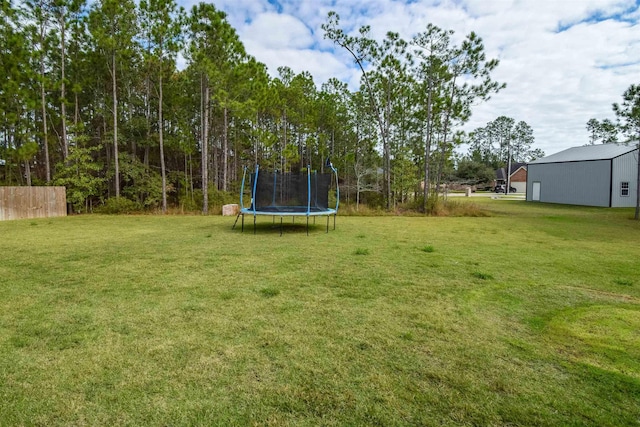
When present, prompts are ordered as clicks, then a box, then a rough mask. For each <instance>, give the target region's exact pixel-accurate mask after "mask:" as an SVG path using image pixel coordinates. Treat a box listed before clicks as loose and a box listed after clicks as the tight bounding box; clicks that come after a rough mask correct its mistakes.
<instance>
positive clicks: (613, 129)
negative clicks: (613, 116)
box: [587, 119, 618, 145]
mask: <svg viewBox="0 0 640 427" xmlns="http://www.w3.org/2000/svg"><path fill="white" fill-rule="evenodd" d="M587 131H588V132H589V144H591V145H593V144H597V143H601V144H616V143H617V142H618V127H617V126H616V124H615V123H614V122H612V121H611V120H609V119H604V120H602V121H598V120H597V119H589V121H588V122H587Z"/></svg>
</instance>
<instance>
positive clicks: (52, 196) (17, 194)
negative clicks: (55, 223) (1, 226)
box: [0, 187, 67, 221]
mask: <svg viewBox="0 0 640 427" xmlns="http://www.w3.org/2000/svg"><path fill="white" fill-rule="evenodd" d="M66 215H67V191H66V189H65V188H64V187H0V221H2V220H9V219H24V218H47V217H52V216H66Z"/></svg>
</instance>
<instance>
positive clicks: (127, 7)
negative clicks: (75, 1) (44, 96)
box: [89, 0, 137, 198]
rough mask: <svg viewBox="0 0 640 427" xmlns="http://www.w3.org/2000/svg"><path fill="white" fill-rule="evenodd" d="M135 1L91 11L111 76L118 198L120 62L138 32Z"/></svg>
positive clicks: (113, 0)
mask: <svg viewBox="0 0 640 427" xmlns="http://www.w3.org/2000/svg"><path fill="white" fill-rule="evenodd" d="M135 16H136V15H135V4H134V3H133V1H131V0H125V1H120V0H101V1H100V2H99V3H97V4H96V5H95V6H94V9H93V10H92V12H91V15H90V21H89V22H90V29H91V32H92V34H93V38H94V43H95V45H96V48H97V49H98V51H99V52H100V53H101V54H102V56H103V57H104V59H105V63H106V65H107V69H108V70H109V74H110V77H111V99H112V115H113V161H114V166H115V174H114V183H115V192H116V198H118V197H120V165H119V157H120V156H119V152H118V130H119V127H118V121H119V115H118V92H119V88H118V73H119V71H120V66H119V65H118V64H120V63H122V62H124V61H126V60H130V59H131V56H132V54H131V52H132V50H133V43H134V42H133V40H134V37H135V36H136V34H137V28H136V18H135Z"/></svg>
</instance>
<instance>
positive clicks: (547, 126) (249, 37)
mask: <svg viewBox="0 0 640 427" xmlns="http://www.w3.org/2000/svg"><path fill="white" fill-rule="evenodd" d="M214 3H215V4H216V7H218V8H219V9H221V10H224V11H226V12H227V14H228V15H229V21H230V23H231V24H232V25H234V27H236V29H237V30H238V33H239V35H240V37H241V39H242V41H243V42H244V43H245V46H246V48H247V51H248V52H249V53H250V54H252V55H254V56H255V57H256V58H257V59H258V60H260V61H262V62H264V63H265V64H266V65H267V66H268V67H269V71H270V73H271V74H272V75H275V74H277V71H276V69H277V67H278V66H281V65H287V66H289V67H291V68H292V69H293V70H294V71H295V72H301V71H309V72H310V73H311V74H312V75H313V76H314V79H315V82H316V84H317V85H318V86H320V85H321V84H322V83H324V82H325V81H326V80H327V79H328V78H330V77H337V78H339V79H341V80H343V81H345V82H348V83H349V85H350V87H351V88H352V89H355V88H357V87H358V85H359V81H360V71H359V70H358V69H357V67H356V66H355V64H354V63H353V59H352V58H351V57H350V56H349V54H348V53H347V52H345V51H343V50H342V49H340V48H337V47H335V46H333V45H332V44H331V42H330V41H327V40H323V35H324V34H323V31H322V29H321V25H322V24H323V23H324V22H325V21H326V16H327V13H328V11H329V10H335V11H336V12H337V13H338V14H339V15H340V17H341V26H342V28H344V29H345V30H346V31H350V32H355V31H357V29H358V28H359V27H360V26H362V25H371V36H372V37H374V38H377V39H379V40H381V39H382V38H383V37H384V35H385V34H386V33H387V32H388V31H394V32H398V33H400V35H401V36H402V37H403V38H405V39H409V38H411V37H412V36H413V35H414V34H416V33H418V32H420V31H423V30H424V28H425V27H426V25H427V24H428V23H433V24H435V25H438V26H439V27H441V28H444V29H452V30H454V31H455V32H456V34H455V37H454V40H456V41H459V40H461V39H462V37H464V36H465V35H466V34H468V33H469V32H470V31H474V32H476V33H477V34H478V35H479V36H480V37H482V39H483V40H484V44H485V49H486V52H487V56H488V57H489V58H498V59H499V60H500V65H499V66H498V68H497V69H496V70H495V71H494V73H493V77H494V78H495V79H496V80H498V81H500V82H506V83H507V88H506V89H505V90H503V91H502V92H500V93H499V94H497V95H494V96H493V98H492V99H491V100H490V101H489V102H486V103H483V104H480V105H478V106H476V107H475V108H474V110H473V116H472V119H471V121H470V122H469V123H468V124H467V125H466V126H465V129H467V130H470V129H473V128H475V127H479V126H484V125H485V124H486V123H487V122H488V121H491V120H494V119H495V118H496V117H498V116H500V115H507V116H510V117H513V118H514V119H515V120H516V121H520V120H524V121H526V122H527V123H529V124H530V125H531V126H532V127H533V129H534V134H535V137H536V146H537V147H539V148H542V149H543V150H544V151H545V152H547V153H548V154H551V153H554V152H557V151H560V150H562V149H564V148H568V147H571V146H576V145H583V144H585V143H586V142H587V140H588V136H587V132H586V128H585V126H586V122H587V120H589V119H590V118H592V117H595V118H598V119H603V118H613V112H612V110H611V104H612V103H613V102H619V101H620V99H621V95H622V93H623V92H624V90H625V89H626V88H627V87H629V85H631V84H632V83H638V76H639V75H640V63H639V59H638V58H640V27H639V24H638V20H640V8H639V7H638V4H637V2H636V1H635V0H580V1H555V0H422V1H415V2H403V1H400V0H344V1H339V2H336V1H335V0H301V1H300V0H280V1H279V2H278V5H279V7H276V6H274V4H272V3H270V2H269V1H267V0H214Z"/></svg>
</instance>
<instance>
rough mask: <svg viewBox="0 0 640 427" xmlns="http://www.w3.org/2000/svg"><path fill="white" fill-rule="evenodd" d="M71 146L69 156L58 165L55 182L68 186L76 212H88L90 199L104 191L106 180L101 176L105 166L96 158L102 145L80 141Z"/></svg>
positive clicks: (68, 195)
mask: <svg viewBox="0 0 640 427" xmlns="http://www.w3.org/2000/svg"><path fill="white" fill-rule="evenodd" d="M69 148H70V149H69V156H67V158H66V159H65V161H64V162H61V163H59V164H58V165H57V166H56V175H55V177H54V180H53V183H54V184H55V185H60V186H64V187H66V188H67V201H68V202H69V203H71V205H72V206H73V209H74V211H75V212H78V213H82V212H88V211H89V210H90V199H91V198H92V197H99V196H100V195H101V194H103V191H104V184H105V181H104V178H103V177H101V176H100V172H101V171H102V168H103V166H102V164H101V163H100V162H98V161H96V160H95V158H96V157H97V155H98V152H99V151H100V149H101V148H102V147H101V146H100V145H97V146H93V147H84V146H83V144H82V143H80V144H78V145H74V146H71V147H69Z"/></svg>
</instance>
